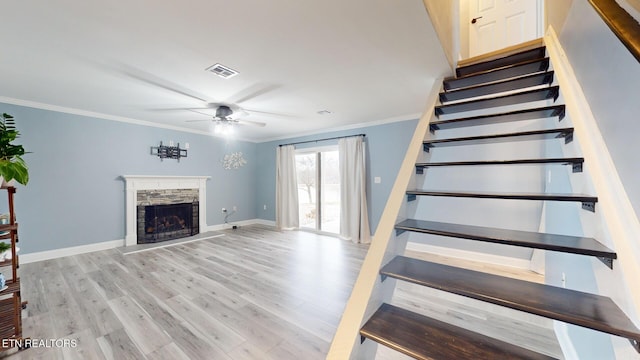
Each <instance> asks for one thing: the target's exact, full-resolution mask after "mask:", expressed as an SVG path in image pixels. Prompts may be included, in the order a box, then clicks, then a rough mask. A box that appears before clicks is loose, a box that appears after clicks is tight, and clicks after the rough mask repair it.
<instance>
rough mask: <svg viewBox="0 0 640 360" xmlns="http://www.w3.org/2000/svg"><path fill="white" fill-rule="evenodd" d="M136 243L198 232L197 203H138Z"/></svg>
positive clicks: (157, 240) (151, 241)
mask: <svg viewBox="0 0 640 360" xmlns="http://www.w3.org/2000/svg"><path fill="white" fill-rule="evenodd" d="M137 208H138V209H137V210H138V244H147V243H155V242H159V241H165V240H171V239H178V238H182V237H187V236H193V235H196V234H198V233H199V230H200V229H199V225H198V224H199V220H198V215H199V211H198V210H199V203H198V202H197V201H194V202H190V203H178V204H158V205H138V206H137Z"/></svg>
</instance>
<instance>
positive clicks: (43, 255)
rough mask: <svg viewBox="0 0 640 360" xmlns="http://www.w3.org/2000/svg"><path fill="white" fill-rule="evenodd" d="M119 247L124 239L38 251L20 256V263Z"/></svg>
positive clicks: (122, 244)
mask: <svg viewBox="0 0 640 360" xmlns="http://www.w3.org/2000/svg"><path fill="white" fill-rule="evenodd" d="M121 246H124V239H119V240H110V241H104V242H99V243H95V244H87V245H79V246H72V247H67V248H62V249H54V250H47V251H39V252H34V253H29V254H23V255H20V263H22V264H28V263H32V262H36V261H44V260H50V259H57V258H61V257H65V256H72V255H79V254H86V253H90V252H94V251H100V250H108V249H114V248H117V247H121Z"/></svg>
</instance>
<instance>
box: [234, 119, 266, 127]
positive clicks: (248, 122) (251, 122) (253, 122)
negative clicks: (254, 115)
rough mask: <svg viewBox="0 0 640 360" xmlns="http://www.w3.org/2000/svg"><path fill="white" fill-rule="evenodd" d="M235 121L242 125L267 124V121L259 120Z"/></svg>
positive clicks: (261, 125) (263, 125) (262, 125)
mask: <svg viewBox="0 0 640 360" xmlns="http://www.w3.org/2000/svg"><path fill="white" fill-rule="evenodd" d="M235 121H236V122H237V123H238V124H240V125H250V126H259V127H265V126H267V124H266V123H263V122H259V121H251V120H235Z"/></svg>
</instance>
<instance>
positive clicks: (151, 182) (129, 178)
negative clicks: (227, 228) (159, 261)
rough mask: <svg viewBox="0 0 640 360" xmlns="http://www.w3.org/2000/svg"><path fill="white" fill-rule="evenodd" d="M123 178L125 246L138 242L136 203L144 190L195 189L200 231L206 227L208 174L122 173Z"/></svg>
mask: <svg viewBox="0 0 640 360" xmlns="http://www.w3.org/2000/svg"><path fill="white" fill-rule="evenodd" d="M122 178H123V179H124V180H125V193H126V200H125V209H126V213H125V218H126V221H125V238H124V239H125V246H131V245H136V244H137V243H138V234H137V207H136V206H137V203H138V192H139V191H140V192H142V191H144V190H170V189H197V190H198V199H199V202H200V206H199V210H200V211H199V227H200V231H203V229H205V228H206V219H207V206H206V204H207V202H206V199H207V188H206V184H207V180H208V179H209V178H210V176H152V175H123V176H122Z"/></svg>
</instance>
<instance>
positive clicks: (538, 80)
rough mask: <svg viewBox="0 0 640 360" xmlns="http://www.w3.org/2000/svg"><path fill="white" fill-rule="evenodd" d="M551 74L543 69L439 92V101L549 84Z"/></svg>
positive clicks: (551, 79)
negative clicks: (511, 77)
mask: <svg viewBox="0 0 640 360" xmlns="http://www.w3.org/2000/svg"><path fill="white" fill-rule="evenodd" d="M553 75H554V72H553V71H545V72H539V73H535V74H531V75H526V76H521V77H517V78H513V79H506V80H502V81H496V82H491V83H488V84H479V85H475V86H470V87H466V88H462V89H456V90H451V91H445V92H441V93H440V102H442V103H444V102H448V101H458V100H463V99H468V98H473V97H478V96H486V95H491V94H497V93H502V92H507V91H515V90H518V89H524V88H529V87H534V86H540V85H551V83H552V82H553Z"/></svg>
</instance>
